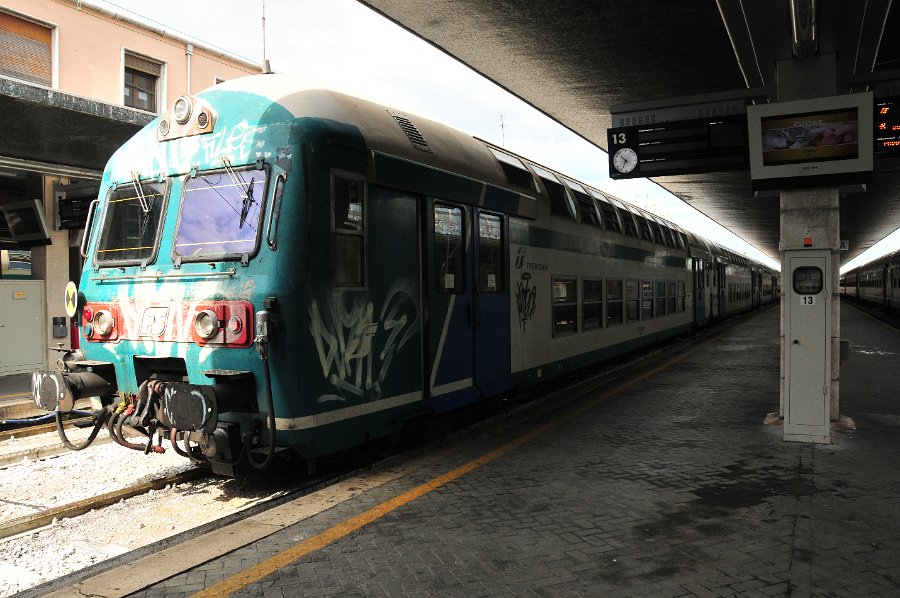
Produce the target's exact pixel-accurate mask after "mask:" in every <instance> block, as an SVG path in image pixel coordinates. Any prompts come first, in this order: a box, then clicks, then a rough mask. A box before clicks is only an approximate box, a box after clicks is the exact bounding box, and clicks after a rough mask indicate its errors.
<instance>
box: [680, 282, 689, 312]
mask: <svg viewBox="0 0 900 598" xmlns="http://www.w3.org/2000/svg"><path fill="white" fill-rule="evenodd" d="M684 290H685V287H684V281H681V280H679V281H678V312H679V313H681V312H683V311H684V308H685V304H686V303H687V297H686V295H685V292H684Z"/></svg>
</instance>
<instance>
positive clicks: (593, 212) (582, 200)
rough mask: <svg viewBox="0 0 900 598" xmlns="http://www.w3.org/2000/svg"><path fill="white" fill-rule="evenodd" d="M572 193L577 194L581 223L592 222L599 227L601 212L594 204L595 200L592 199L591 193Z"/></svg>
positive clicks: (576, 199)
mask: <svg viewBox="0 0 900 598" xmlns="http://www.w3.org/2000/svg"><path fill="white" fill-rule="evenodd" d="M572 194H573V195H574V196H575V201H576V202H577V204H578V211H579V212H580V213H581V223H582V224H592V225H594V226H596V227H597V228H599V227H600V212H598V211H597V206H595V205H594V200H593V199H591V197H590V196H589V195H586V194H584V193H578V192H576V191H573V192H572Z"/></svg>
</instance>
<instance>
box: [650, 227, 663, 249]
mask: <svg viewBox="0 0 900 598" xmlns="http://www.w3.org/2000/svg"><path fill="white" fill-rule="evenodd" d="M650 230H652V231H653V241H654V242H655V243H656V244H657V245H665V244H666V241H665V239H663V235H662V230H661V229H660V227H659V224H657V223H656V222H651V223H650Z"/></svg>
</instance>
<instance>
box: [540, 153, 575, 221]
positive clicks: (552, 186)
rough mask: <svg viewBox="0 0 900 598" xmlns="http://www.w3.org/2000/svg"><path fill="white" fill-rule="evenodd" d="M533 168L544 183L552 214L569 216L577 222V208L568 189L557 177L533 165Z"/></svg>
mask: <svg viewBox="0 0 900 598" xmlns="http://www.w3.org/2000/svg"><path fill="white" fill-rule="evenodd" d="M531 167H532V168H534V171H535V172H536V173H537V175H538V177H540V179H541V182H542V183H544V187H545V188H546V189H547V194H548V195H549V196H550V212H551V213H553V214H556V215H557V216H568V217H569V218H571V219H572V220H575V214H576V213H577V211H578V210H577V209H576V207H575V202H574V201H573V200H572V197H571V196H570V195H569V193H568V192H567V191H566V188H565V187H563V185H562V183H560V182H559V179H558V178H556V175H555V174H553V173H552V172H550V171H549V170H547V169H546V168H542V167H540V166H538V165H536V164H532V165H531Z"/></svg>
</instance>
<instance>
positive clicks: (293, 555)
mask: <svg viewBox="0 0 900 598" xmlns="http://www.w3.org/2000/svg"><path fill="white" fill-rule="evenodd" d="M842 312H843V314H842V330H843V337H844V339H846V340H849V341H850V347H851V354H850V358H849V360H848V361H847V362H845V363H844V364H843V369H842V380H841V413H842V414H843V415H847V416H849V417H851V418H853V420H855V422H856V426H857V429H856V430H847V429H837V428H836V429H835V430H834V431H833V434H832V437H833V443H832V444H830V445H809V444H798V443H788V442H784V441H783V440H782V432H783V430H782V427H781V425H780V424H779V423H775V424H770V425H766V424H765V423H764V419H765V416H766V414H767V413H770V412H775V411H778V404H779V341H778V338H779V334H778V326H779V310H778V307H777V306H771V307H768V308H765V309H763V310H760V311H758V312H757V313H756V314H753V315H751V316H749V317H747V318H744V319H742V320H741V321H739V322H737V323H735V324H734V325H730V326H729V325H725V326H723V327H719V328H717V329H714V330H711V331H707V332H706V333H704V334H702V335H699V336H698V337H697V338H695V339H693V340H691V341H689V342H688V343H686V344H684V343H683V344H682V345H680V346H679V347H678V348H677V349H673V350H668V351H663V352H661V353H659V354H658V355H656V356H655V357H654V358H653V361H654V362H653V363H648V361H646V360H645V361H644V362H643V363H642V364H640V368H639V369H629V370H623V371H620V372H618V373H617V374H616V375H615V377H614V379H613V377H607V378H598V379H594V380H591V381H584V382H580V383H579V384H578V385H577V386H575V387H569V388H567V389H566V390H564V391H560V392H558V393H557V394H556V395H554V396H551V397H549V398H548V399H545V400H541V401H538V402H536V403H533V404H529V405H528V406H526V407H524V408H519V409H516V410H514V411H513V412H512V413H511V414H509V415H508V416H507V417H504V418H500V419H495V420H491V421H488V422H485V423H482V424H478V425H476V426H473V427H472V428H470V429H468V430H465V431H463V432H461V433H458V434H456V435H454V436H453V437H452V438H450V439H448V440H447V441H445V442H443V443H440V444H438V445H437V446H432V447H429V448H428V449H426V450H424V451H422V452H421V454H417V455H415V456H413V457H411V458H409V459H406V458H403V459H398V460H397V461H398V462H399V461H403V463H396V462H395V463H393V464H390V465H385V466H378V467H375V468H374V469H373V470H372V471H370V472H367V473H366V474H365V475H361V476H358V477H357V478H354V479H351V480H348V481H345V482H342V483H341V484H338V485H337V486H335V487H334V488H330V489H325V490H322V491H320V492H316V493H313V494H311V495H308V496H307V497H304V498H302V499H298V500H297V501H294V503H289V504H286V505H282V507H279V508H278V509H276V510H275V511H272V512H267V513H266V514H262V515H259V516H257V517H254V518H251V519H249V520H246V521H243V522H240V523H237V524H234V525H233V526H229V527H223V528H221V529H220V530H217V531H216V532H215V533H213V534H209V535H205V536H202V537H198V538H195V539H192V540H188V541H186V542H184V543H182V544H179V545H177V546H173V547H170V548H167V549H165V550H158V551H155V552H154V553H153V554H151V555H147V556H145V557H143V559H141V560H139V561H134V562H129V563H122V564H121V566H120V567H119V568H117V569H112V570H109V571H107V572H105V573H102V574H100V575H97V576H95V577H91V578H88V579H82V580H73V581H77V583H73V584H70V585H69V586H68V587H65V588H61V589H58V591H56V592H55V593H49V594H47V595H50V596H69V595H93V596H113V595H133V596H141V597H155V596H166V597H172V596H191V595H199V596H226V595H238V596H265V597H282V596H330V595H358V596H461V597H462V596H465V597H470V596H604V597H624V596H640V597H657V596H658V597H684V596H697V597H701V598H715V597H728V596H759V597H767V596H791V597H797V596H823V597H825V596H827V597H832V598H834V597H843V596H848V597H849V596H898V595H900V466H898V461H897V455H898V454H900V400H898V394H897V389H898V388H900V368H898V367H897V364H898V355H900V333H898V331H897V330H895V329H893V328H891V327H889V326H887V325H885V324H883V323H881V322H879V321H877V320H875V319H873V318H871V317H870V316H868V315H866V314H864V313H862V312H860V311H859V310H858V309H856V308H854V307H852V306H850V305H847V304H846V303H845V304H844V306H843V308H842ZM322 493H324V494H322ZM241 538H243V539H241ZM178 571H182V572H178Z"/></svg>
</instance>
